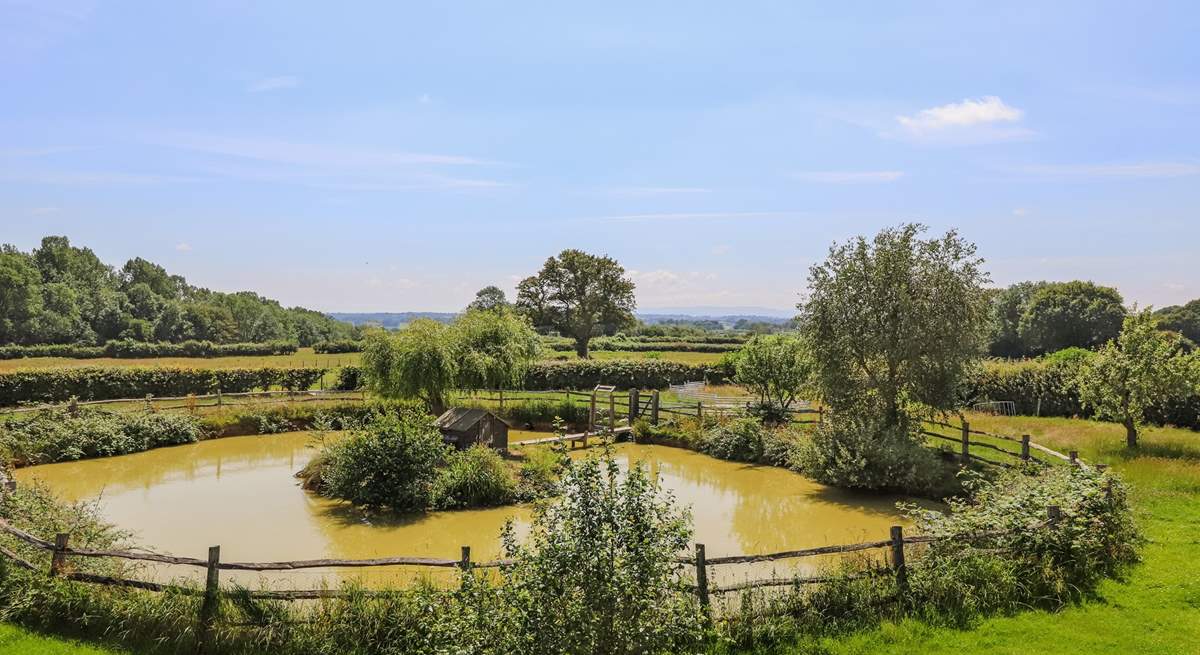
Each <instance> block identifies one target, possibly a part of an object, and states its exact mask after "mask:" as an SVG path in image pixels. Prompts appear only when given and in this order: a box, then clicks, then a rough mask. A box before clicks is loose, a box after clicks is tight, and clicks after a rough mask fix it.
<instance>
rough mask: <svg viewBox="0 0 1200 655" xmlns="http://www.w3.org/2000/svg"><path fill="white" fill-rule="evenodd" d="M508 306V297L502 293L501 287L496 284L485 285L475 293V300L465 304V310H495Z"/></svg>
mask: <svg viewBox="0 0 1200 655" xmlns="http://www.w3.org/2000/svg"><path fill="white" fill-rule="evenodd" d="M508 306H509V304H508V297H506V296H505V295H504V290H503V289H501V288H500V287H497V286H486V287H484V288H482V289H480V290H479V291H478V292H476V293H475V300H472V301H471V304H469V305H467V310H472V309H482V310H487V311H496V310H500V309H503V308H506V307H508Z"/></svg>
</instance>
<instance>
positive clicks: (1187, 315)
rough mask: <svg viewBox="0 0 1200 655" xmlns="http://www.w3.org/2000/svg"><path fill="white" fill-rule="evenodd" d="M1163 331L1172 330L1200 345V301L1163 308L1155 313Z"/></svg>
mask: <svg viewBox="0 0 1200 655" xmlns="http://www.w3.org/2000/svg"><path fill="white" fill-rule="evenodd" d="M1155 314H1156V315H1157V316H1158V317H1159V318H1161V319H1162V323H1161V324H1160V325H1161V326H1162V328H1163V329H1166V330H1173V331H1175V332H1178V333H1179V334H1181V335H1183V336H1184V338H1186V339H1188V340H1189V341H1191V342H1192V343H1194V344H1200V299H1196V300H1193V301H1191V302H1189V303H1187V304H1186V305H1174V306H1171V307H1164V308H1162V309H1160V310H1158V311H1157V312H1156V313H1155Z"/></svg>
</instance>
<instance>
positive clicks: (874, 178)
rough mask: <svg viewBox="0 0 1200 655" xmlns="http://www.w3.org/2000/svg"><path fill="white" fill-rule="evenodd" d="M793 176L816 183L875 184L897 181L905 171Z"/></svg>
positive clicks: (830, 172)
mask: <svg viewBox="0 0 1200 655" xmlns="http://www.w3.org/2000/svg"><path fill="white" fill-rule="evenodd" d="M791 177H794V178H796V179H797V180H801V181H803V182H813V183H816V184H873V183H880V182H895V181H896V180H898V179H900V178H902V177H904V172H903V171H803V172H799V173H792V174H791Z"/></svg>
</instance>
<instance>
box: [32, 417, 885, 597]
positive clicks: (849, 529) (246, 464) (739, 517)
mask: <svg viewBox="0 0 1200 655" xmlns="http://www.w3.org/2000/svg"><path fill="white" fill-rule="evenodd" d="M514 440H515V439H514ZM312 446H313V444H312V443H311V438H310V436H309V435H308V434H306V433H288V434H281V435H271V436H257V437H231V438H226V439H219V440H213V441H206V442H202V443H198V444H191V445H186V446H177V447H172V448H162V449H158V450H153V451H150V452H145V453H138V454H134V455H126V456H122V457H112V458H104V459H95V460H87V461H82V462H64V463H60V464H49V465H45V466H38V467H33V468H28V469H22V470H20V471H17V474H16V475H17V478H18V480H19V481H20V482H21V483H25V484H28V483H29V482H30V481H31V480H33V479H34V478H37V479H40V480H42V481H44V482H45V483H46V484H48V485H49V486H50V487H51V488H52V489H54V490H55V492H57V493H58V494H59V495H60V496H62V497H64V498H66V499H68V500H85V499H95V498H99V499H100V503H101V506H102V508H103V511H104V514H105V516H106V517H107V518H108V519H109V520H111V521H113V522H114V523H116V524H118V525H120V526H122V527H123V528H125V529H127V530H130V531H133V532H134V534H135V538H136V540H137V541H138V542H139V543H140V544H143V545H145V546H146V547H148V548H152V549H154V550H156V551H160V552H167V553H172V554H177V555H188V556H194V557H203V556H204V554H205V552H206V549H207V547H208V546H209V545H214V544H220V545H221V551H222V552H221V554H222V559H224V560H226V561H235V560H236V561H273V560H290V559H311V558H320V557H336V558H367V557H387V556H396V555H412V556H426V557H442V558H457V557H458V553H459V548H460V547H461V546H463V545H468V546H470V547H471V549H472V555H473V557H474V558H475V559H477V560H479V559H491V558H494V557H497V556H499V554H500V542H499V535H500V532H501V530H502V529H503V527H504V525H505V523H506V522H507V521H509V520H512V521H514V522H515V523H516V525H517V527H518V531H519V532H523V531H524V530H526V529H527V527H528V522H529V517H530V512H531V510H530V508H528V507H502V508H494V509H485V510H471V511H457V512H434V513H429V514H412V515H401V516H397V515H392V514H386V513H368V512H363V511H361V510H358V509H355V508H353V507H350V506H348V505H346V504H344V503H338V502H334V501H330V500H328V499H324V498H320V497H317V496H314V495H312V494H310V493H307V492H305V491H303V490H302V489H301V488H300V487H299V485H298V484H297V481H296V480H295V478H294V477H293V474H294V473H295V472H296V471H297V470H299V469H300V468H301V467H303V466H304V465H305V464H306V463H307V462H308V461H309V459H310V458H311V457H312V456H313V454H314V452H315V451H314V449H313V447H312ZM616 453H617V456H618V461H620V462H621V463H622V465H623V466H628V465H629V463H630V462H633V461H640V462H644V463H645V465H646V466H648V467H649V469H650V470H651V472H652V473H655V474H657V475H660V476H661V478H662V483H663V486H664V488H666V489H668V490H670V491H671V492H672V493H673V494H674V496H675V498H676V499H677V501H678V502H680V503H681V504H684V505H688V506H690V507H691V510H692V515H693V520H694V523H695V532H696V540H697V541H700V542H703V543H705V544H706V546H707V550H708V553H709V554H710V556H720V555H728V554H740V553H763V552H771V551H779V550H791V549H796V548H804V547H809V546H819V545H825V544H831V543H847V542H853V541H862V540H875V539H882V538H885V537H886V535H887V531H888V526H890V525H891V524H894V523H896V522H897V518H896V511H895V509H894V504H895V501H896V500H897V499H896V498H894V497H878V496H870V497H864V496H857V495H853V494H849V493H846V492H841V491H838V490H834V489H830V488H828V487H825V486H823V485H820V484H817V483H815V482H812V481H810V480H808V479H806V478H804V477H802V476H800V475H797V474H795V473H792V472H790V471H786V470H782V469H778V468H773V467H759V466H752V465H746V464H740V463H734V462H725V461H721V460H716V459H713V458H710V457H707V456H705V455H701V454H699V453H694V452H690V451H686V450H682V449H676V448H667V447H662V446H641V445H634V444H623V445H620V446H618V447H617V448H616ZM576 456H581V455H580V454H579V453H578V452H577V453H576ZM800 564H802V567H801V568H799V569H796V570H800V571H811V570H812V567H813V566H814V565H815V564H816V563H815V562H813V561H811V560H809V561H803V562H801V563H800ZM795 565H796V564H794V563H792V564H784V565H780V566H777V567H771V566H766V567H760V570H759V571H757V572H748V571H745V570H742V571H739V572H736V573H735V572H729V573H726V572H719V575H718V576H717V578H718V579H728V578H729V577H730V576H745V575H749V574H750V573H755V574H756V575H757V574H761V573H762V572H763V571H764V570H765V571H770V570H780V571H785V570H786V571H791V570H793V569H791V568H789V567H792V566H795ZM178 573H179V572H172V574H178ZM338 574H339V575H346V576H352V577H364V578H366V579H367V580H368V582H370V583H371V584H376V583H381V582H384V581H392V580H395V579H397V578H403V579H408V578H411V577H412V576H413V575H414V573H413V572H412V571H410V570H409V571H405V570H399V569H391V570H351V571H349V572H339V573H338ZM325 575H327V573H324V572H320V571H312V572H289V573H287V574H286V575H283V576H281V577H278V578H269V577H257V578H253V579H250V578H247V577H246V576H241V577H240V578H237V579H239V580H240V581H242V582H260V581H262V582H269V583H272V584H275V585H276V586H279V583H280V582H286V583H289V584H291V585H292V586H313V585H314V584H316V583H318V582H319V581H320V579H321V578H322V577H323V576H325ZM432 575H433V577H435V578H437V577H444V576H445V575H446V572H444V571H443V572H434V573H433V574H432ZM168 577H169V576H168Z"/></svg>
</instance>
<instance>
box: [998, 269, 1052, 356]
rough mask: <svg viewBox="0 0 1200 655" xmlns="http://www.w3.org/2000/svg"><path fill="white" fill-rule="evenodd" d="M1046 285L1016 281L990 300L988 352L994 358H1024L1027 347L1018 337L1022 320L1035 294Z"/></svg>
mask: <svg viewBox="0 0 1200 655" xmlns="http://www.w3.org/2000/svg"><path fill="white" fill-rule="evenodd" d="M1046 284H1047V283H1046V282H1018V283H1017V284H1014V285H1012V286H1010V287H1008V288H1007V289H1001V290H998V291H996V292H995V294H994V295H993V297H992V334H991V336H990V344H989V345H988V353H989V354H991V355H993V356H996V357H1024V356H1026V355H1028V354H1029V347H1028V345H1027V344H1026V343H1025V341H1024V340H1023V339H1022V338H1021V317H1022V316H1024V314H1025V310H1026V309H1027V308H1028V307H1029V300H1030V298H1031V297H1032V296H1033V294H1034V293H1035V292H1037V291H1038V290H1039V289H1041V288H1042V287H1044V286H1046Z"/></svg>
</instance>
